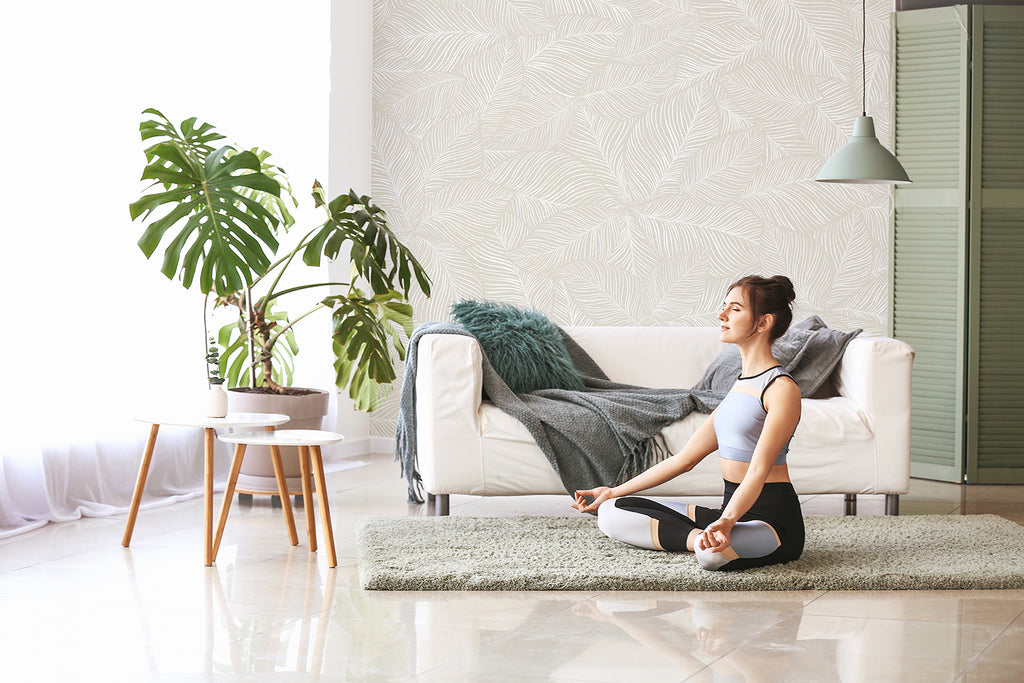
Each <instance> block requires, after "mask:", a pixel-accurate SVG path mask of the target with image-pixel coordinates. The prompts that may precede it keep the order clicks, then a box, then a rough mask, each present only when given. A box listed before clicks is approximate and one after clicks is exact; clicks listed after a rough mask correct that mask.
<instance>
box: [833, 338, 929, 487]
mask: <svg viewBox="0 0 1024 683" xmlns="http://www.w3.org/2000/svg"><path fill="white" fill-rule="evenodd" d="M913 362H914V350H913V349H912V348H911V347H910V345H909V344H907V343H905V342H902V341H900V340H898V339H892V338H890V337H857V338H855V339H853V340H851V341H850V343H849V345H848V346H847V347H846V352H845V353H844V354H843V358H842V360H841V361H840V364H839V368H838V369H837V372H836V376H837V381H836V388H837V390H838V391H839V394H840V395H841V396H845V397H847V398H849V399H851V400H852V401H854V403H856V404H857V408H858V410H859V412H860V414H861V419H863V420H864V422H865V424H866V425H867V426H868V428H869V429H870V430H871V431H872V432H873V434H874V439H873V442H874V444H875V467H876V486H877V488H878V490H879V492H884V493H906V492H907V489H908V488H909V485H910V411H911V398H910V387H911V372H912V369H913Z"/></svg>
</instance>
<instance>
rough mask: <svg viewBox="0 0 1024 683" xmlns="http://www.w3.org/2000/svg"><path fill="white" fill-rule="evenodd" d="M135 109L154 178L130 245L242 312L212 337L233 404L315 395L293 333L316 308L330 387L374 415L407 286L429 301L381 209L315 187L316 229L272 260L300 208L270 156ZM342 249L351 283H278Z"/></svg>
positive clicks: (401, 326)
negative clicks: (300, 379)
mask: <svg viewBox="0 0 1024 683" xmlns="http://www.w3.org/2000/svg"><path fill="white" fill-rule="evenodd" d="M143 114H144V115H146V117H147V118H144V119H143V121H142V123H141V124H140V126H139V130H140V133H141V136H142V139H143V141H146V142H149V143H150V145H149V146H148V147H147V148H146V150H145V154H146V162H147V163H146V165H145V167H144V169H143V173H142V179H143V180H151V181H153V183H152V185H151V186H150V187H149V188H148V190H147V193H146V194H144V195H143V196H142V197H140V198H139V199H138V200H137V201H135V202H133V203H132V204H131V205H130V207H129V208H130V213H131V217H132V220H133V221H141V222H142V223H143V224H144V231H143V234H142V237H141V238H140V239H139V241H138V244H139V247H140V248H141V249H142V251H143V253H144V254H145V255H146V257H147V258H150V257H151V256H152V255H153V254H154V253H155V252H156V250H157V248H158V247H159V246H160V245H161V244H165V246H164V251H163V263H162V266H161V272H162V273H163V274H164V275H165V276H166V277H168V278H169V279H173V278H175V277H180V280H181V283H182V285H183V286H184V287H186V288H192V287H194V286H195V287H197V288H198V289H199V290H200V292H202V293H203V294H204V295H205V296H206V297H209V296H211V295H213V296H215V297H216V300H217V303H218V305H231V306H234V307H235V308H236V309H237V311H238V312H239V323H238V324H237V325H229V326H226V327H225V328H222V329H221V331H220V333H219V341H220V343H221V345H222V346H224V349H225V350H224V353H223V354H220V356H219V375H218V376H223V377H225V378H226V379H227V381H228V384H229V386H231V387H232V389H231V391H229V392H228V393H229V396H231V403H232V408H233V409H234V410H239V409H248V410H254V411H256V410H258V411H259V412H282V411H281V410H280V409H276V408H275V409H273V410H268V409H265V408H263V409H260V408H252V407H251V406H252V405H253V404H252V403H251V402H248V401H246V402H244V405H245V406H247V407H246V408H239V407H238V406H240V405H243V402H241V401H239V402H238V403H237V404H236V400H235V399H236V395H238V394H241V393H243V392H245V393H250V394H258V395H266V396H270V397H272V398H274V397H284V398H285V399H287V398H288V397H296V398H301V397H302V396H308V395H310V393H311V392H313V393H315V391H316V390H310V389H305V388H299V387H291V386H289V385H290V382H291V375H292V369H293V367H294V365H293V363H294V354H295V353H296V352H297V351H298V347H297V346H296V344H295V339H294V335H293V328H294V325H296V324H297V323H298V322H300V321H301V320H303V319H306V318H307V317H308V316H309V315H311V314H312V313H314V312H316V311H318V310H321V309H329V310H330V311H331V316H332V332H331V336H332V348H333V351H334V356H335V362H334V366H335V383H336V385H337V387H338V388H339V389H345V388H347V389H348V393H349V396H350V397H351V398H352V399H353V401H354V403H355V406H356V408H357V409H360V410H367V411H371V410H374V409H375V408H377V407H378V406H379V405H380V403H381V401H382V400H383V398H384V396H385V395H386V393H387V392H388V391H389V389H390V386H391V384H392V382H393V381H394V379H395V377H396V373H395V363H394V357H395V356H397V357H398V358H399V359H400V360H404V357H405V347H404V344H403V341H402V337H401V333H402V332H404V333H405V335H406V336H408V335H410V334H412V307H411V305H410V303H409V297H410V295H411V293H412V290H413V288H414V287H418V288H419V289H420V291H421V292H422V293H423V294H424V295H426V296H429V295H430V279H429V277H428V276H427V274H426V272H425V271H424V270H423V268H422V266H421V265H420V264H419V262H418V261H417V260H416V259H415V257H414V256H413V255H412V253H411V252H410V251H409V250H408V248H407V247H405V245H403V244H402V243H401V241H400V240H399V239H398V238H397V236H396V235H395V234H394V233H393V232H392V230H391V228H390V226H389V225H388V223H387V217H386V215H385V213H384V212H383V210H381V209H380V208H379V207H377V206H375V205H374V204H373V202H372V201H371V199H370V198H369V197H367V196H365V195H362V196H361V195H357V194H356V192H354V191H349V192H348V193H345V194H341V195H338V196H337V197H335V198H334V199H331V200H328V199H327V197H326V195H325V193H324V190H323V188H322V187H321V185H320V184H319V183H318V182H314V185H313V200H314V202H315V205H316V206H317V207H318V208H322V209H323V211H324V221H323V223H321V224H319V225H317V226H315V227H313V228H312V229H311V230H309V231H308V232H307V233H305V234H304V235H303V236H302V237H301V238H300V239H298V241H297V243H296V246H295V247H294V248H292V249H291V250H289V251H288V253H287V254H285V255H284V256H282V257H280V258H275V257H276V256H277V252H278V249H279V247H280V243H279V241H278V236H279V233H280V232H282V231H287V230H288V228H289V227H291V226H292V225H293V224H294V218H293V217H292V216H291V214H290V212H289V209H288V205H289V204H292V205H293V206H294V205H297V203H296V202H295V200H294V197H293V195H292V192H291V189H290V186H289V184H288V181H287V178H286V176H285V174H284V171H283V169H281V168H280V167H278V166H276V165H273V164H271V163H270V162H269V161H268V160H269V157H270V154H269V153H268V152H266V151H264V150H260V149H258V148H256V149H248V150H247V149H239V148H238V147H237V146H234V145H230V144H223V143H222V141H223V139H224V136H223V135H221V134H220V133H218V132H217V131H216V130H215V129H214V127H213V126H212V125H210V124H209V123H198V122H197V119H196V118H194V117H193V118H189V119H185V120H184V121H182V122H181V124H180V125H179V126H175V125H174V124H173V123H172V122H171V121H170V120H169V119H168V118H167V117H166V116H164V115H163V114H162V113H160V112H159V111H157V110H156V109H147V110H145V111H144V112H143ZM166 238H169V239H166ZM343 250H347V257H348V260H349V264H350V278H349V280H348V281H347V282H332V281H323V280H321V279H320V278H319V277H316V278H314V279H313V280H312V281H311V282H303V283H300V284H294V283H293V282H291V281H289V282H288V283H287V284H284V282H285V281H284V275H285V273H286V272H288V273H289V274H292V273H293V271H294V269H295V268H297V267H298V263H299V262H300V261H301V263H302V264H304V265H305V266H308V267H310V268H311V269H312V268H316V267H317V266H320V264H321V263H322V262H323V261H324V259H327V260H333V259H335V258H337V257H339V256H340V255H341V254H342V252H343ZM309 272H310V273H314V274H318V273H319V272H320V271H319V269H317V270H316V271H313V270H310V271H309ZM312 293H315V294H318V296H317V297H315V298H314V302H313V304H312V305H311V306H308V310H306V311H305V312H303V313H302V314H300V315H298V316H296V317H294V318H290V317H289V316H288V314H287V313H285V312H283V311H281V310H275V307H276V305H277V304H278V303H279V302H280V301H281V300H282V299H288V300H291V299H292V298H295V297H297V296H298V295H300V294H307V295H308V294H312ZM204 327H205V305H204ZM204 336H205V333H204ZM205 342H206V340H205V339H204V344H205ZM325 399H326V395H324V399H323V406H324V409H325V410H326V400H325ZM289 426H292V425H289ZM289 459H290V458H289ZM250 460H253V459H251V458H248V457H247V459H246V463H249V462H250ZM268 467H269V465H268ZM296 469H297V468H296ZM239 488H240V489H241V488H242V487H241V486H240V487H239ZM266 490H267V491H270V492H272V491H276V487H274V486H268V487H267V489H266Z"/></svg>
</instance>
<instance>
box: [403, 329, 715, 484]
mask: <svg viewBox="0 0 1024 683" xmlns="http://www.w3.org/2000/svg"><path fill="white" fill-rule="evenodd" d="M425 334H461V335H465V336H472V335H471V334H470V333H469V332H467V331H466V330H465V329H464V328H462V327H460V326H458V325H454V324H451V323H438V322H434V323H426V324H424V325H422V326H420V327H419V328H418V329H417V330H416V331H415V332H414V333H413V336H412V338H411V339H410V340H409V347H408V351H407V355H406V360H405V378H404V380H403V385H402V395H401V400H400V404H399V415H398V427H397V432H396V434H395V459H396V460H398V461H399V462H401V463H402V474H403V475H404V476H405V477H406V480H407V481H408V483H409V502H411V503H422V502H423V485H422V481H421V479H420V475H419V472H417V463H416V358H417V351H418V346H419V340H420V339H421V338H422V337H423V335H425ZM562 335H563V337H564V338H565V343H566V348H567V349H568V350H569V355H570V357H571V358H572V360H573V363H574V364H575V366H576V368H577V369H578V370H579V371H580V373H581V374H582V375H583V378H584V384H585V386H586V390H585V391H567V390H563V389H544V390H540V391H534V392H531V393H529V394H515V393H513V392H512V390H510V389H509V388H508V386H507V385H506V384H505V382H504V381H502V379H501V377H499V376H498V373H496V372H495V371H494V368H493V367H491V363H490V361H488V360H487V357H486V355H485V356H484V357H483V387H484V392H485V394H486V396H485V398H486V399H487V400H489V401H491V402H492V403H493V404H494V405H495V406H496V407H498V408H500V409H501V410H503V411H505V412H506V413H508V414H509V415H511V416H512V417H514V418H515V419H517V420H519V422H521V423H523V425H524V426H525V427H526V428H527V429H528V430H529V432H530V434H531V435H532V436H533V438H534V440H536V442H537V445H538V446H539V447H540V449H541V450H542V451H543V452H544V455H545V456H547V459H548V462H550V463H551V466H552V467H553V468H555V472H557V473H558V476H559V478H560V479H561V480H562V485H563V486H565V490H566V491H568V492H569V493H572V492H575V491H576V490H578V489H591V488H594V487H596V486H614V485H617V484H620V483H622V482H624V481H626V480H627V479H629V478H630V477H633V476H635V475H636V474H638V473H640V472H642V471H643V470H645V469H647V468H648V467H650V466H651V465H654V464H655V463H657V462H659V461H661V460H662V459H664V458H665V457H667V456H668V455H669V453H668V449H667V448H666V446H665V441H664V439H663V438H662V437H661V435H660V432H661V430H662V429H663V428H664V427H666V426H667V425H670V424H672V423H673V422H675V421H677V420H681V419H682V418H684V417H686V416H687V415H689V414H690V413H691V412H693V411H694V410H696V411H698V412H702V413H710V412H711V411H712V410H714V409H715V408H716V407H717V406H718V404H719V403H720V402H721V400H722V398H723V395H722V394H716V393H712V392H706V391H693V390H690V389H650V388H647V387H638V386H633V385H629V384H619V383H616V382H612V381H610V380H609V379H608V377H607V375H605V374H604V372H603V371H602V370H601V368H599V367H598V365H597V363H595V362H594V360H593V359H592V358H591V357H590V355H589V354H587V352H586V351H584V350H583V348H582V347H580V346H579V344H577V343H576V342H575V341H574V340H573V339H572V337H570V336H569V335H568V334H566V333H565V332H564V331H563V332H562ZM679 352H680V353H684V352H685V350H684V349H680V350H679ZM442 457H443V454H442Z"/></svg>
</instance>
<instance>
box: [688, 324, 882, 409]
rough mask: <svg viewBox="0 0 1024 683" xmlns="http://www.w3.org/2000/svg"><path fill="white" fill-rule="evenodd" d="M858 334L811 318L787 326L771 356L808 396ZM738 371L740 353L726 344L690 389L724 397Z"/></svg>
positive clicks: (831, 369)
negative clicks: (710, 392)
mask: <svg viewBox="0 0 1024 683" xmlns="http://www.w3.org/2000/svg"><path fill="white" fill-rule="evenodd" d="M861 332H862V330H861V329H860V328H858V329H855V330H853V331H852V332H840V331H838V330H831V329H829V327H828V325H826V324H825V323H824V321H822V319H821V318H819V317H818V316H816V315H812V316H811V317H810V318H807V319H806V320H803V321H801V322H799V323H796V324H795V325H791V326H790V327H789V329H788V330H786V333H785V334H784V335H782V336H781V337H779V338H778V339H776V340H775V343H774V344H772V354H774V356H775V359H776V360H777V361H779V364H780V365H782V367H784V368H785V369H786V371H787V372H788V373H790V374H791V375H793V379H794V380H795V381H796V384H797V386H798V387H800V393H801V394H802V395H803V396H811V395H813V394H814V393H815V392H816V391H818V389H819V388H820V387H821V386H822V385H823V384H824V383H825V381H826V380H828V378H829V376H830V375H831V374H832V371H833V370H835V367H836V365H838V364H839V360H840V359H841V358H842V357H843V352H844V351H845V350H846V345H847V344H849V343H850V340H851V339H853V338H854V337H856V336H857V335H858V334H860V333H861ZM741 370H742V362H741V360H740V351H739V349H738V348H736V346H735V345H733V344H729V345H728V346H727V347H726V348H725V349H724V350H723V351H722V353H720V354H719V355H718V358H716V359H715V360H714V361H712V363H711V365H709V366H708V369H707V370H706V371H705V372H704V376H703V377H701V379H700V381H699V382H697V384H696V385H694V387H693V388H694V389H695V390H704V391H714V392H717V393H725V392H727V391H729V389H731V388H732V385H733V383H734V382H735V381H736V378H737V377H739V376H740V371H741Z"/></svg>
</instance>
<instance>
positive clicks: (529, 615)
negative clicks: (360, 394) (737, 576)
mask: <svg viewBox="0 0 1024 683" xmlns="http://www.w3.org/2000/svg"><path fill="white" fill-rule="evenodd" d="M364 460H365V461H366V463H367V464H366V465H365V466H362V467H359V468H356V469H350V470H347V471H341V472H335V473H333V474H331V475H329V478H328V484H329V486H330V488H331V509H332V514H333V516H334V528H335V536H336V540H337V546H338V555H339V564H340V566H339V567H338V569H336V570H330V569H328V568H327V566H326V553H325V551H324V550H323V548H322V547H321V551H320V552H319V553H316V554H311V553H309V552H308V549H307V545H306V540H305V534H304V527H303V521H302V520H303V517H302V516H301V515H299V516H297V523H298V524H299V535H300V539H301V545H299V546H298V547H291V546H289V545H288V543H287V535H286V532H285V529H284V523H283V520H282V515H281V511H280V510H279V509H273V508H271V507H270V505H269V502H268V501H267V500H266V499H263V500H260V499H257V501H256V502H255V503H254V504H253V505H252V506H251V507H242V506H238V505H235V506H234V507H233V508H232V512H231V517H230V519H229V521H228V526H227V531H226V533H225V537H224V542H223V544H222V546H221V550H220V556H219V558H218V562H217V565H216V566H215V567H213V568H209V569H207V568H204V567H203V563H202V533H201V523H202V500H201V499H196V500H193V501H190V502H186V503H179V504H177V505H173V506H170V507H166V508H162V509H157V510H150V511H144V512H142V513H140V515H139V521H138V524H137V526H136V529H135V536H134V539H133V542H132V547H131V549H124V548H122V547H121V546H120V540H121V533H122V531H123V526H124V517H115V518H107V519H85V520H81V521H79V522H72V523H65V524H51V525H49V526H47V527H44V528H42V529H39V530H37V531H34V532H32V533H29V534H25V535H22V536H18V537H15V538H12V539H8V540H7V541H3V542H0V655H2V656H0V680H2V681H10V682H12V683H14V682H20V681H32V682H35V681H56V680H62V681H63V680H75V681H148V680H163V681H205V680H224V681H236V680H244V681H264V680H268V681H269V680H272V681H346V680H352V681H364V680H365V681H405V680H415V681H424V682H427V681H431V682H432V681H446V682H447V681H541V680H544V681H645V682H646V681H683V680H693V681H720V680H725V681H762V680H765V681H790V680H792V681H816V682H817V681H904V680H905V681H927V682H928V683H934V682H936V681H1020V680H1024V591H965V592H938V591H936V592H870V593H863V592H817V591H809V592H795V593H777V592H767V593H685V592H681V593H594V592H583V593H576V592H559V593H378V592H366V591H363V590H361V589H360V588H359V582H358V571H357V567H356V561H355V528H356V526H357V525H358V524H359V523H360V521H361V520H362V519H364V518H366V517H368V516H372V515H423V514H429V510H428V509H427V507H426V506H410V505H408V504H407V503H406V502H405V494H404V482H403V481H402V480H400V479H399V478H398V472H397V466H396V465H395V464H394V463H393V462H392V460H391V456H390V455H379V456H369V457H367V458H364ZM217 505H219V496H218V502H217ZM859 508H860V509H859V512H860V514H880V513H881V512H882V509H883V502H882V500H881V499H880V498H875V497H870V496H862V497H861V498H860V501H859ZM842 509H843V501H842V497H837V496H817V497H809V498H807V499H806V500H805V503H804V510H805V513H806V514H808V515H814V514H841V513H842ZM451 511H452V514H454V515H510V514H577V513H575V512H574V511H572V510H570V509H569V508H568V498H564V499H563V498H555V497H525V498H515V499H486V500H484V499H472V498H466V497H453V498H452V508H451ZM901 512H902V513H903V514H960V513H966V514H976V513H988V512H991V513H996V514H1000V515H1003V516H1005V517H1008V518H1010V519H1013V520H1015V521H1017V522H1018V523H1024V486H1017V487H997V486H981V487H959V486H954V485H949V484H938V483H934V482H927V481H920V480H914V482H913V484H912V486H911V493H910V494H909V495H907V496H905V497H904V498H903V500H902V503H901ZM321 546H322V543H321ZM581 561H586V558H581ZM1021 561H1022V567H1024V558H1022V560H1021Z"/></svg>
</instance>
